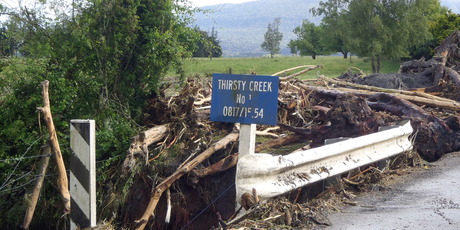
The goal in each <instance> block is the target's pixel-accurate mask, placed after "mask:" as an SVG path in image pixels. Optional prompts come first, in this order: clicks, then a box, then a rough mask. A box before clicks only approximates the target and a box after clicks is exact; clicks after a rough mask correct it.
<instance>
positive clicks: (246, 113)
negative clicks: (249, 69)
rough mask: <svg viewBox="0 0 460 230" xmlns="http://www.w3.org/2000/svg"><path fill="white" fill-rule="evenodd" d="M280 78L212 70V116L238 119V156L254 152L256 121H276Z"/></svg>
mask: <svg viewBox="0 0 460 230" xmlns="http://www.w3.org/2000/svg"><path fill="white" fill-rule="evenodd" d="M278 88H279V78H278V77H274V76H257V75H232V74H213V78H212V101H211V120H212V121H220V122H229V123H241V126H240V143H239V149H238V151H239V154H240V157H241V156H243V155H246V154H253V153H254V150H255V141H256V124H265V125H276V120H277V115H278Z"/></svg>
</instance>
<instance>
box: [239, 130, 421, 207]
mask: <svg viewBox="0 0 460 230" xmlns="http://www.w3.org/2000/svg"><path fill="white" fill-rule="evenodd" d="M412 131H413V130H412V126H411V125H410V122H409V121H407V122H404V123H403V124H402V125H400V126H396V127H394V128H390V129H386V130H383V131H380V132H377V133H372V134H369V135H365V136H361V137H357V138H351V139H348V140H345V141H341V142H337V143H333V144H328V145H324V146H322V147H318V148H314V149H309V150H306V151H300V152H293V153H291V154H288V155H285V156H274V155H271V154H264V153H257V154H246V155H243V156H241V158H240V159H239V160H238V165H237V173H236V182H235V183H236V188H237V189H236V190H237V194H236V195H237V201H238V202H239V201H240V197H241V195H242V194H244V193H246V192H248V193H252V189H253V188H254V189H256V191H257V195H258V196H259V198H260V199H262V200H264V199H268V198H271V197H274V196H277V195H281V194H284V193H286V192H289V191H292V190H294V189H296V188H299V187H302V186H305V185H307V184H310V183H313V182H316V181H320V180H323V179H326V178H328V177H331V176H334V175H338V174H341V173H344V172H347V171H350V170H352V169H355V168H357V167H361V166H364V165H367V164H370V163H373V162H377V161H380V160H383V159H386V158H389V157H391V156H394V155H397V154H399V153H402V152H405V151H408V150H411V149H412V143H411V142H410V140H409V135H411V134H412Z"/></svg>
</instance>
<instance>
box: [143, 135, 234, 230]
mask: <svg viewBox="0 0 460 230" xmlns="http://www.w3.org/2000/svg"><path fill="white" fill-rule="evenodd" d="M238 137H239V134H238V133H230V134H228V135H227V136H226V137H224V138H222V139H221V140H219V141H218V142H216V143H214V144H213V145H211V147H209V148H208V149H207V150H205V151H204V152H202V153H201V154H200V155H198V156H197V157H196V158H194V159H193V160H191V161H189V162H188V163H187V164H185V165H184V166H182V167H180V168H178V169H177V170H176V172H174V173H173V174H172V175H171V176H169V177H168V178H166V179H165V180H164V181H163V182H161V183H160V184H159V185H157V186H156V188H155V189H154V191H153V194H152V197H151V199H150V202H149V204H148V205H147V208H146V210H145V212H144V214H143V215H142V217H141V218H140V219H139V220H137V221H136V224H137V226H136V228H135V229H137V230H142V229H144V228H145V225H146V224H147V222H148V221H149V219H150V217H152V216H153V215H154V214H155V208H156V206H157V204H158V201H159V200H160V197H161V195H162V194H163V192H164V191H166V190H167V189H168V188H169V187H170V186H171V185H172V184H173V183H174V181H176V180H177V179H179V178H181V177H182V176H183V175H185V174H186V173H188V172H190V171H191V170H192V169H193V168H195V167H196V166H197V165H199V164H200V163H201V162H203V161H204V160H206V159H207V158H209V156H211V155H212V154H213V153H214V152H216V151H217V150H220V149H222V148H224V147H225V146H226V145H227V144H229V143H231V142H234V141H236V140H237V139H238Z"/></svg>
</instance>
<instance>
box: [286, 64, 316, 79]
mask: <svg viewBox="0 0 460 230" xmlns="http://www.w3.org/2000/svg"><path fill="white" fill-rule="evenodd" d="M318 68H323V66H322V65H316V66H313V67H308V68H306V69H304V70H302V71H300V72H297V73H294V74H291V75H289V76H286V77H280V81H288V80H291V79H292V78H295V77H297V76H300V75H302V74H304V73H306V72H308V71H312V70H314V69H318Z"/></svg>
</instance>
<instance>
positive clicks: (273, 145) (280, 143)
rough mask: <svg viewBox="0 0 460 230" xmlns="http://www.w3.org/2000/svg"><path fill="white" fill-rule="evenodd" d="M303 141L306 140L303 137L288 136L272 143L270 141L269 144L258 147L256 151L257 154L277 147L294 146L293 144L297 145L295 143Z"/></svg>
mask: <svg viewBox="0 0 460 230" xmlns="http://www.w3.org/2000/svg"><path fill="white" fill-rule="evenodd" d="M302 139H304V138H303V137H302V136H299V135H297V134H289V135H286V136H283V137H280V138H277V139H274V140H271V141H269V142H267V143H264V144H259V145H256V150H255V151H256V152H261V151H263V150H264V149H269V148H276V147H280V146H284V145H288V144H292V143H295V142H299V141H301V140H302Z"/></svg>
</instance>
